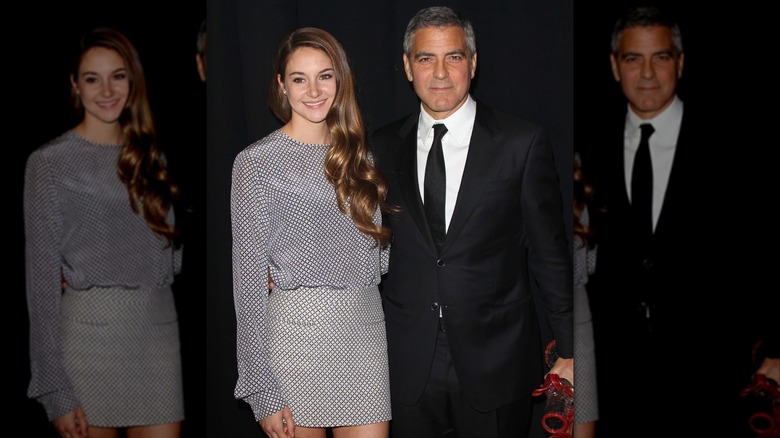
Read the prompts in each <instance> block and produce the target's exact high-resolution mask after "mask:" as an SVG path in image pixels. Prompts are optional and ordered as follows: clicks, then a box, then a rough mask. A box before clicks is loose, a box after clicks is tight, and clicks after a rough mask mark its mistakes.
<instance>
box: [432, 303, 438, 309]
mask: <svg viewBox="0 0 780 438" xmlns="http://www.w3.org/2000/svg"><path fill="white" fill-rule="evenodd" d="M431 310H439V303H432V304H431Z"/></svg>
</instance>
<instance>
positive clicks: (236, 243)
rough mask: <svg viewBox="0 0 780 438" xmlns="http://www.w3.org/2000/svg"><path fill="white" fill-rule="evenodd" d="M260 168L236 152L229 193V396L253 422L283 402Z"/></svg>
mask: <svg viewBox="0 0 780 438" xmlns="http://www.w3.org/2000/svg"><path fill="white" fill-rule="evenodd" d="M261 168H262V167H261V166H260V165H259V163H258V160H257V159H256V158H254V157H252V156H251V155H250V154H249V153H247V152H246V151H244V152H241V153H239V155H238V156H237V157H236V160H235V162H234V164H233V177H232V187H231V195H230V211H231V221H232V229H233V299H234V305H235V311H236V323H237V333H236V336H237V340H236V356H237V361H238V382H237V383H236V388H235V393H234V395H235V397H236V398H237V399H241V400H244V401H245V402H247V403H248V404H249V405H250V406H251V407H252V411H253V412H254V415H255V419H256V420H258V421H259V420H261V419H263V418H265V417H267V416H269V415H271V414H273V413H275V412H277V411H279V410H281V409H282V408H284V407H285V406H286V403H285V401H284V400H283V398H282V395H281V393H280V390H279V386H278V385H277V383H276V381H275V377H274V376H273V373H272V371H271V367H270V360H269V358H270V354H269V351H268V342H267V326H266V320H265V314H266V309H267V304H268V253H267V248H268V234H269V229H268V227H269V213H268V206H267V198H266V197H265V196H264V195H263V193H262V189H261V185H260V184H261V182H260V178H259V169H261Z"/></svg>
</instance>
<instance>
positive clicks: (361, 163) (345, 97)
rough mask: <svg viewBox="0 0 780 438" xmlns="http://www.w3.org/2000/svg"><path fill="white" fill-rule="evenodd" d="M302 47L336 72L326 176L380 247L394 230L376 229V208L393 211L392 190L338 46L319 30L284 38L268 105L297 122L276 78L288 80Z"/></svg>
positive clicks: (342, 202) (342, 203)
mask: <svg viewBox="0 0 780 438" xmlns="http://www.w3.org/2000/svg"><path fill="white" fill-rule="evenodd" d="M301 47H311V48H314V49H317V50H320V51H322V52H323V53H325V55H327V56H328V58H329V59H330V61H331V62H332V63H333V69H334V70H335V72H336V95H335V96H334V98H333V105H332V106H331V107H330V110H329V111H328V115H327V117H326V119H325V120H326V123H327V125H328V129H329V131H330V135H331V139H332V140H331V145H330V148H328V152H327V154H326V156H325V176H326V178H327V179H328V181H329V182H330V183H331V184H332V185H333V187H334V188H335V190H336V201H337V203H338V208H339V210H341V212H342V213H344V214H346V215H349V216H350V218H351V219H352V222H353V223H354V224H355V226H356V227H357V229H358V230H360V231H361V232H362V233H364V234H365V235H367V236H369V237H371V238H372V239H374V241H375V242H376V243H377V244H381V245H384V244H387V243H389V242H390V239H391V231H390V229H389V228H387V227H384V226H381V225H377V224H375V223H374V214H375V212H376V209H377V207H378V208H380V210H381V211H382V212H386V211H391V210H392V209H391V208H389V207H388V205H387V204H386V199H387V187H386V185H385V181H384V178H383V177H382V174H381V173H380V172H379V170H378V169H377V168H376V167H375V166H374V161H373V157H372V155H371V152H370V148H369V146H368V140H367V138H366V129H365V125H364V123H363V117H362V115H361V113H360V108H359V106H358V103H357V97H356V94H355V85H354V80H353V78H352V70H351V69H350V66H349V62H348V60H347V55H346V52H344V48H343V47H342V46H341V44H340V43H339V42H338V40H336V38H335V37H334V36H333V35H331V34H330V33H328V32H326V31H324V30H322V29H318V28H314V27H304V28H300V29H296V30H294V31H292V32H290V33H289V34H287V35H286V36H285V37H284V38H282V39H281V41H280V42H279V44H278V45H277V47H276V54H275V56H274V65H273V69H274V70H273V73H274V74H273V77H272V78H271V83H270V85H269V89H268V105H269V106H270V107H271V110H272V111H273V113H274V114H275V115H276V117H278V118H279V120H281V121H282V122H284V123H287V122H289V121H290V119H291V118H292V108H291V107H290V103H289V101H288V100H287V96H285V95H284V93H283V90H282V88H281V87H280V86H279V83H278V81H277V79H276V78H277V75H280V76H281V77H285V69H286V67H287V63H288V61H289V59H290V55H291V54H292V53H293V52H294V51H295V50H296V49H299V48H301Z"/></svg>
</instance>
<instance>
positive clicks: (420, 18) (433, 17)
mask: <svg viewBox="0 0 780 438" xmlns="http://www.w3.org/2000/svg"><path fill="white" fill-rule="evenodd" d="M447 26H458V27H460V28H462V29H463V33H464V34H465V35H466V45H467V46H468V48H469V52H470V53H469V54H468V55H469V57H471V55H473V54H475V53H477V38H476V36H475V35H474V26H472V25H471V22H470V21H469V20H468V19H467V18H466V17H464V16H463V15H461V14H459V13H457V12H455V11H454V10H452V9H451V8H448V7H446V6H432V7H430V8H425V9H422V10H420V11H419V12H417V13H416V14H415V15H414V17H412V19H411V20H409V24H408V25H407V26H406V33H405V34H404V53H406V55H407V56H408V57H410V58H411V57H412V53H411V51H412V46H413V45H414V34H415V33H416V32H417V31H418V30H420V29H424V28H426V27H447Z"/></svg>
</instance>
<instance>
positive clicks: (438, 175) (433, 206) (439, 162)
mask: <svg viewBox="0 0 780 438" xmlns="http://www.w3.org/2000/svg"><path fill="white" fill-rule="evenodd" d="M446 133H447V127H446V126H444V125H443V124H441V123H437V124H435V125H433V145H432V146H431V151H430V152H428V162H427V163H426V164H425V188H424V196H425V214H426V216H427V217H428V226H429V227H430V228H431V234H432V235H433V241H434V243H435V244H436V248H437V249H439V250H441V247H442V246H443V245H444V238H445V236H446V235H447V230H446V227H445V225H444V198H445V196H446V195H445V191H446V186H447V184H446V183H447V179H446V177H445V176H446V171H445V169H444V153H443V152H442V146H441V138H442V137H444V134H446Z"/></svg>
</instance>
